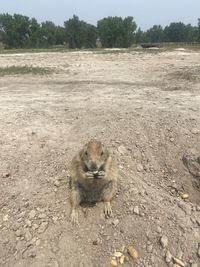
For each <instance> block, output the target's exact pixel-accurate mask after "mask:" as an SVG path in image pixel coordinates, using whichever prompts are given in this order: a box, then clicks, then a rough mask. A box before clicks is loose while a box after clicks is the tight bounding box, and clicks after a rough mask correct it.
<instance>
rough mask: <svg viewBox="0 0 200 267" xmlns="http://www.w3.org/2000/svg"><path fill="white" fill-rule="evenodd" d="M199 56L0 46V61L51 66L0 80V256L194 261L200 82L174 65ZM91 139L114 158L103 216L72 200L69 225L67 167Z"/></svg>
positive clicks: (187, 65)
mask: <svg viewBox="0 0 200 267" xmlns="http://www.w3.org/2000/svg"><path fill="white" fill-rule="evenodd" d="M199 60H200V53H199V52H198V51H195V52H190V51H189V52H188V51H170V52H166V51H165V52H164V51H163V50H161V51H156V53H151V52H148V53H143V52H142V51H134V50H132V51H128V52H126V51H123V53H113V52H112V53H109V51H106V53H92V52H84V53H82V52H73V53H38V54H35V53H34V54H31V53H29V54H20V55H19V54H12V55H10V54H6V55H1V57H0V64H1V67H2V68H3V67H7V66H24V65H26V66H34V67H39V68H49V69H51V70H52V71H53V73H52V74H47V75H45V76H42V77H41V76H32V75H15V76H11V75H10V76H6V77H1V78H0V127H1V138H0V144H1V151H0V162H1V168H0V171H1V172H0V175H1V184H0V190H1V194H0V207H1V211H0V238H1V240H2V241H1V242H0V265H1V266H9V267H10V266H38V267H39V266H61V267H62V266H63V267H64V266H72V267H73V266H93V267H94V266H103V267H104V266H105V267H106V266H110V261H111V258H112V255H113V253H114V251H115V250H117V251H121V252H123V253H124V254H125V256H126V258H125V263H124V266H138V267H143V266H145V267H150V266H152V267H165V266H173V264H174V260H173V258H170V255H172V257H175V258H178V259H180V260H181V261H182V262H183V263H184V264H185V266H188V267H189V266H192V267H195V266H198V265H195V264H198V263H199V256H198V254H197V253H198V243H199V242H200V230H199V225H200V193H199V177H198V175H194V172H193V171H191V168H192V167H191V166H194V164H195V168H196V167H197V168H198V156H199V155H200V153H199V151H200V150H199V149H200V148H199V143H200V142H199V141H200V140H199V138H200V128H199V125H200V116H199V115H200V90H199V85H200V84H199V80H198V79H182V78H181V77H179V74H180V76H181V75H182V70H185V69H190V70H192V71H193V70H196V69H197V68H198V67H199ZM173 72H175V73H176V77H174V76H173V79H172V78H171V76H170V73H173ZM177 72H178V73H177ZM195 75H196V72H195ZM173 88H179V90H173ZM186 89H187V90H186ZM90 138H97V139H100V140H102V142H104V143H105V144H106V145H107V146H108V147H109V149H110V150H111V151H112V153H113V154H114V156H115V157H116V159H117V161H118V165H119V168H120V175H119V187H118V194H117V197H116V199H115V200H114V201H113V210H114V217H113V218H111V219H108V220H106V219H105V218H104V216H103V214H102V205H101V203H99V204H98V205H96V206H95V207H91V208H88V210H87V212H83V211H82V210H81V209H80V225H79V226H78V227H77V228H76V227H74V226H72V225H71V223H70V221H69V213H70V206H69V186H68V178H69V177H68V165H69V162H70V160H71V159H72V157H73V155H74V153H75V152H76V151H77V149H79V148H80V147H81V146H82V144H84V143H85V142H87V141H88V140H89V139H90ZM194 150H195V151H196V152H195V153H197V154H196V156H195V155H194V154H191V151H194ZM198 153H199V154H198ZM186 158H187V160H185V159H186ZM183 159H184V160H183ZM195 160H196V161H195ZM197 170H198V169H197ZM183 194H186V195H188V197H187V198H186V199H183ZM85 215H86V216H85ZM161 237H162V240H165V241H166V240H167V241H166V242H164V243H163V242H160V241H161ZM129 245H133V246H134V247H135V248H136V249H137V251H138V252H139V258H138V260H137V261H134V260H132V259H131V257H130V256H129V255H128V253H127V247H128V246H129ZM169 253H170V254H169ZM166 257H167V258H166ZM174 266H176V265H174Z"/></svg>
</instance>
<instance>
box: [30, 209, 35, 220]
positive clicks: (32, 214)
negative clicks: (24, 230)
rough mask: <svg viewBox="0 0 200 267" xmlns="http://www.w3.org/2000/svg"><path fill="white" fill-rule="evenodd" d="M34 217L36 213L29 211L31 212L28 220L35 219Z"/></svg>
mask: <svg viewBox="0 0 200 267" xmlns="http://www.w3.org/2000/svg"><path fill="white" fill-rule="evenodd" d="M35 215H36V211H35V210H31V211H30V212H29V218H30V219H34V218H35Z"/></svg>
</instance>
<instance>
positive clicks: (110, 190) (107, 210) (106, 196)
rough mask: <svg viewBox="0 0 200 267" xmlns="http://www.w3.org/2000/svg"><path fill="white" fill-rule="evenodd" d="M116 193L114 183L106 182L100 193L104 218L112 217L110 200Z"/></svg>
mask: <svg viewBox="0 0 200 267" xmlns="http://www.w3.org/2000/svg"><path fill="white" fill-rule="evenodd" d="M115 192H116V183H115V182H113V181H110V182H108V184H106V186H105V187H104V189H103V192H102V200H103V202H104V214H105V217H106V218H108V217H111V216H112V208H111V203H110V202H111V200H112V198H113V196H114V194H115Z"/></svg>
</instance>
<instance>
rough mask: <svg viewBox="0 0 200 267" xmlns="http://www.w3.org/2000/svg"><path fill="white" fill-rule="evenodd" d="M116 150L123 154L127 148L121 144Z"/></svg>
mask: <svg viewBox="0 0 200 267" xmlns="http://www.w3.org/2000/svg"><path fill="white" fill-rule="evenodd" d="M117 150H118V151H119V153H120V154H121V155H124V154H126V153H127V149H126V148H125V146H123V145H121V146H119V147H118V149H117Z"/></svg>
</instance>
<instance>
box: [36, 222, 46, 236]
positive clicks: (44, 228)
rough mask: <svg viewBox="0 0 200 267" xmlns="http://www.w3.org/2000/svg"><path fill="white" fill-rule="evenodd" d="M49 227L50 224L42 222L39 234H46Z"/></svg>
mask: <svg viewBox="0 0 200 267" xmlns="http://www.w3.org/2000/svg"><path fill="white" fill-rule="evenodd" d="M47 227H48V222H42V223H41V225H40V227H39V228H38V233H39V234H41V233H44V232H45V231H46V229H47Z"/></svg>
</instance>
